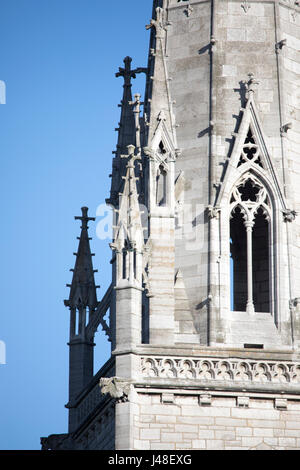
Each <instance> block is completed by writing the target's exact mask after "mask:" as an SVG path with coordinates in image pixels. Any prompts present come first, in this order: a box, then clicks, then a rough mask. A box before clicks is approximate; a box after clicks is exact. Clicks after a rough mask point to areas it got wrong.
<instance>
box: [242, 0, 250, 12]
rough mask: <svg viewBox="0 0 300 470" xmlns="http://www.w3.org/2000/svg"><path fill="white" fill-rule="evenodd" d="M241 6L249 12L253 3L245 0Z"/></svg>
mask: <svg viewBox="0 0 300 470" xmlns="http://www.w3.org/2000/svg"><path fill="white" fill-rule="evenodd" d="M241 7H242V8H243V10H244V12H245V13H248V10H249V9H250V8H251V5H250V4H249V2H248V0H245V1H244V2H243V3H242V4H241Z"/></svg>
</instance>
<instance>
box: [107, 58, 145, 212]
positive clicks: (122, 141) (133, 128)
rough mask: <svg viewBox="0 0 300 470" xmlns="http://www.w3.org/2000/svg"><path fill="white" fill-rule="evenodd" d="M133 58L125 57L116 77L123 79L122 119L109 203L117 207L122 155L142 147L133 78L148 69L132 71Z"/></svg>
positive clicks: (138, 99) (138, 105)
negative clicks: (132, 89)
mask: <svg viewBox="0 0 300 470" xmlns="http://www.w3.org/2000/svg"><path fill="white" fill-rule="evenodd" d="M131 62H132V58H131V57H125V59H124V67H119V72H117V73H116V77H123V79H124V85H123V89H124V91H123V98H122V101H121V104H120V107H121V118H120V123H119V127H118V129H116V130H117V131H118V144H117V151H116V152H114V153H115V154H116V157H115V158H114V161H113V172H112V184H111V196H110V199H109V200H107V202H109V203H112V204H113V205H114V206H116V205H117V200H118V194H119V192H120V191H121V190H122V185H123V182H122V177H123V176H124V175H125V173H126V166H125V164H124V162H123V161H122V160H121V154H124V153H125V152H126V151H127V146H128V145H131V144H132V143H135V145H136V146H137V147H140V122H139V120H140V117H139V113H140V104H141V102H140V96H139V95H135V97H134V101H133V100H132V91H131V88H132V83H131V80H132V78H136V75H137V74H138V73H146V72H147V69H145V68H142V67H139V68H136V69H134V70H132V69H131Z"/></svg>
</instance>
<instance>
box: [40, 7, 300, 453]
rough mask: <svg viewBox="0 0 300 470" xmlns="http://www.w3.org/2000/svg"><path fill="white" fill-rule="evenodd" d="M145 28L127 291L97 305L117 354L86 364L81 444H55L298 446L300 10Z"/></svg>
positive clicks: (132, 152) (129, 73)
mask: <svg viewBox="0 0 300 470" xmlns="http://www.w3.org/2000/svg"><path fill="white" fill-rule="evenodd" d="M146 28H147V29H148V30H149V32H150V48H149V57H148V65H147V68H137V69H132V68H131V58H129V57H126V58H125V59H124V67H123V68H120V70H119V73H118V74H117V76H122V77H123V79H124V93H123V99H122V103H121V119H120V127H119V138H118V145H117V149H116V152H115V156H114V158H113V165H112V167H113V169H112V175H111V177H112V184H111V194H110V198H109V199H108V201H107V202H108V203H109V204H110V205H111V206H112V207H113V209H114V214H115V222H114V235H113V241H112V243H111V248H112V253H113V257H112V284H111V286H110V287H109V289H108V291H107V293H106V294H105V295H104V297H103V300H102V301H101V302H97V301H96V297H95V295H94V294H93V295H92V298H93V301H92V302H91V303H92V304H93V305H91V306H89V307H90V308H92V309H95V318H97V320H96V321H95V324H97V326H98V325H100V324H102V325H103V324H104V323H105V322H104V320H103V318H104V317H103V315H104V313H105V312H106V311H107V310H108V308H110V325H109V326H108V325H107V324H106V323H105V324H104V326H105V328H106V329H107V331H108V334H109V338H110V341H111V343H112V357H111V359H110V360H109V361H108V363H107V364H105V365H104V366H103V368H102V369H101V370H100V371H99V372H98V374H97V375H96V376H95V377H94V378H92V377H90V372H89V368H80V367H79V366H78V363H77V362H78V359H77V356H76V364H77V365H76V367H77V368H78V369H77V371H78V374H79V372H80V374H81V375H80V380H81V382H80V383H82V387H83V388H82V390H81V391H79V389H78V387H77V384H79V382H76V385H74V389H73V391H74V395H73V396H72V407H71V410H70V412H72V426H71V428H70V433H69V434H68V435H64V436H50V437H49V438H48V439H46V440H44V441H43V445H44V448H63V447H65V448H71V447H72V448H77V449H117V450H120V449H131V450H140V449H143V450H144V449H149V450H152V449H153V450H154V449H155V450H158V449H174V450H178V449H217V450H221V449H225V450H227V449H228V450H229V449H244V450H246V449H296V448H299V446H300V351H299V347H300V287H299V286H300V218H299V217H298V216H297V215H298V212H299V211H300V207H299V201H300V184H299V183H300V166H299V163H298V162H299V158H300V122H299V116H300V115H299V109H300V104H299V103H300V102H299V92H298V88H299V74H300V55H299V49H300V3H299V1H297V0H264V1H260V0H245V1H241V0H154V2H153V13H152V19H151V20H150V23H149V24H148V25H147V26H146ZM137 73H145V74H146V91H145V96H144V98H143V100H142V99H141V96H140V95H135V96H134V97H132V94H131V82H132V80H133V79H134V78H135V77H136V74H137ZM84 217H85V216H84ZM84 217H83V219H82V220H85V219H84ZM75 271H76V267H75ZM74 276H75V274H74ZM91 286H92V287H91V288H92V290H93V289H94V283H92V284H91ZM75 297H76V296H75ZM72 302H73V298H72V289H71V296H70V301H69V302H68V306H69V307H70V309H71V315H72V308H77V307H78V306H77V304H76V305H75V304H74V305H73V303H72ZM101 321H102V323H101ZM93 331H95V330H93ZM90 339H91V340H92V336H91V337H90ZM74 341H75V343H76V341H77V340H76V339H72V340H71V342H70V347H71V350H72V348H73V350H74V351H75V350H76V349H75V343H74ZM78 351H79V350H78ZM90 351H92V343H90V342H87V339H86V337H85V339H84V338H83V340H82V342H81V346H80V354H81V355H82V361H85V360H86V359H84V357H87V356H86V355H89V354H90ZM76 354H77V353H76ZM70 357H71V356H70ZM74 357H75V356H74ZM70 364H71V362H70ZM82 364H83V363H82ZM74 367H75V366H74ZM73 373H74V372H73ZM70 374H72V372H71V371H70ZM88 376H89V377H90V379H89V380H88ZM70 377H71V375H70ZM76 377H79V375H76ZM74 380H75V379H74ZM76 380H77V379H76ZM78 380H79V379H78ZM99 381H100V386H99ZM70 383H71V382H70ZM72 383H74V384H75V382H73V381H72ZM108 425H109V426H110V427H109V428H108ZM107 429H110V432H108V431H107Z"/></svg>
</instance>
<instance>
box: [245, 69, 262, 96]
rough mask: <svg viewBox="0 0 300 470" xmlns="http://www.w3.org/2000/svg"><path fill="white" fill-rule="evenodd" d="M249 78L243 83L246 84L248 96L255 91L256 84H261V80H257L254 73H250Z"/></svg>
mask: <svg viewBox="0 0 300 470" xmlns="http://www.w3.org/2000/svg"><path fill="white" fill-rule="evenodd" d="M248 77H249V80H244V81H243V82H242V83H243V84H244V85H245V88H246V90H247V94H248V98H249V96H250V94H252V93H255V90H256V88H255V87H256V86H257V85H259V81H258V80H256V78H255V77H254V74H253V73H251V72H250V73H248Z"/></svg>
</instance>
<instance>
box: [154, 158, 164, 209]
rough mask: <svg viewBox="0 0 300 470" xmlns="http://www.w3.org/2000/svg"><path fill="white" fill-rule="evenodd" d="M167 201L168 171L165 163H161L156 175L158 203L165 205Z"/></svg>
mask: <svg viewBox="0 0 300 470" xmlns="http://www.w3.org/2000/svg"><path fill="white" fill-rule="evenodd" d="M166 202H167V172H166V170H165V168H164V166H163V165H160V166H159V168H158V171H157V176H156V204H157V205H158V206H165V205H166Z"/></svg>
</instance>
